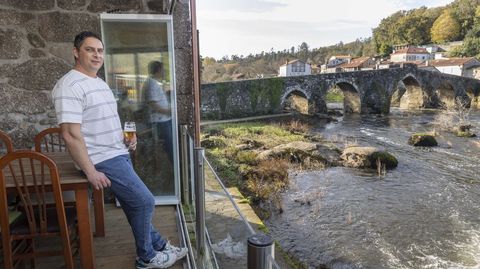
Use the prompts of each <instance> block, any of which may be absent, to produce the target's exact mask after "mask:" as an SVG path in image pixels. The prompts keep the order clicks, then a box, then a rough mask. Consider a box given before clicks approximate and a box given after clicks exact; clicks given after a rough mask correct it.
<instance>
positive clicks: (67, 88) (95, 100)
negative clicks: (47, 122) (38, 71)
mask: <svg viewBox="0 0 480 269" xmlns="http://www.w3.org/2000/svg"><path fill="white" fill-rule="evenodd" d="M52 98H53V102H54V104H55V110H56V113H57V120H58V124H61V123H80V124H81V132H82V134H83V137H84V139H85V144H86V146H87V151H88V156H89V157H90V159H91V160H92V162H93V164H97V163H100V162H102V161H105V160H108V159H111V158H114V157H117V156H119V155H123V154H128V150H127V148H126V147H125V144H124V143H123V131H122V125H121V123H120V118H119V116H118V112H117V102H116V101H115V97H114V96H113V93H112V91H111V90H110V87H108V85H107V84H106V83H105V82H104V81H103V80H102V79H101V78H99V77H96V78H92V77H89V76H87V75H85V74H83V73H81V72H79V71H77V70H71V71H70V72H68V73H67V74H65V75H64V76H63V77H62V78H61V79H60V80H58V82H57V84H55V87H54V88H53V91H52Z"/></svg>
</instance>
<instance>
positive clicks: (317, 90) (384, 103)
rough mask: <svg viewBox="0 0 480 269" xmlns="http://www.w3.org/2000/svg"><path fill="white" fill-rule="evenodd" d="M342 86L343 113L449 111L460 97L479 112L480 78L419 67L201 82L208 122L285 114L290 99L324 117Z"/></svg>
mask: <svg viewBox="0 0 480 269" xmlns="http://www.w3.org/2000/svg"><path fill="white" fill-rule="evenodd" d="M332 88H338V89H340V90H341V91H342V92H343V95H344V104H343V106H344V112H345V113H372V114H386V113H389V111H390V107H392V106H400V107H401V108H405V109H418V108H443V107H450V106H452V105H453V104H454V103H455V100H457V99H459V100H461V101H462V103H463V104H465V105H466V106H472V107H474V108H477V109H478V108H480V97H479V95H480V80H477V79H473V78H466V77H460V76H454V75H448V74H443V73H439V72H433V71H428V70H424V69H419V68H417V67H416V66H415V65H412V64H404V65H403V66H402V67H400V68H390V69H380V70H369V71H356V72H342V73H330V74H316V75H308V76H297V77H277V78H266V79H252V80H243V81H232V82H221V83H210V84H202V86H201V104H202V107H201V110H202V117H203V118H204V119H218V118H232V117H244V116H254V115H265V114H268V113H279V112H281V111H282V110H283V109H284V107H285V105H286V103H287V99H288V98H289V97H290V96H292V95H297V96H301V97H303V98H305V99H306V100H307V102H308V113H309V114H313V113H325V112H326V111H327V106H326V101H325V97H326V93H327V91H328V90H329V89H332Z"/></svg>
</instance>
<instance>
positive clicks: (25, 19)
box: [0, 0, 194, 148]
mask: <svg viewBox="0 0 480 269" xmlns="http://www.w3.org/2000/svg"><path fill="white" fill-rule="evenodd" d="M168 2H169V1H166V0H3V1H0V130H2V131H4V132H7V133H8V134H9V135H10V136H11V137H12V139H13V141H14V143H15V147H16V148H30V147H31V146H32V145H33V137H34V136H35V134H37V133H38V132H39V131H41V130H43V129H45V128H48V127H51V126H55V125H56V124H57V122H56V118H55V111H54V108H53V103H52V100H51V98H50V92H51V90H52V88H53V86H54V85H55V82H56V81H57V80H58V79H59V78H60V77H61V76H62V75H63V74H65V73H66V72H67V71H68V70H70V69H71V68H72V67H73V63H74V60H73V56H72V49H73V38H74V36H75V35H76V34H77V33H79V32H81V31H85V30H89V31H94V32H97V33H99V34H100V15H99V14H100V13H103V12H114V13H134V14H166V13H167V10H168ZM189 12H190V11H189V1H188V0H179V1H177V3H176V5H175V8H174V12H173V18H174V19H173V20H174V22H173V25H174V43H175V59H176V62H175V64H176V85H177V104H178V109H177V110H178V122H179V124H187V125H189V126H193V120H194V116H193V106H192V104H193V96H192V92H193V91H192V87H193V83H192V82H193V71H192V41H191V21H190V14H189ZM191 133H193V132H191Z"/></svg>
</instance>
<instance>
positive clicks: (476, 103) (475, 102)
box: [466, 87, 480, 109]
mask: <svg viewBox="0 0 480 269" xmlns="http://www.w3.org/2000/svg"><path fill="white" fill-rule="evenodd" d="M466 94H467V96H468V97H469V98H470V107H471V108H474V109H480V93H479V91H476V92H475V90H474V89H473V88H472V87H470V88H467V90H466Z"/></svg>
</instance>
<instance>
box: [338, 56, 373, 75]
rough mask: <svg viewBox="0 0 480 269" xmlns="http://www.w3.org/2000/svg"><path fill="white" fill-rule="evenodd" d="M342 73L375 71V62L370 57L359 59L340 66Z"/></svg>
mask: <svg viewBox="0 0 480 269" xmlns="http://www.w3.org/2000/svg"><path fill="white" fill-rule="evenodd" d="M339 67H340V68H341V69H342V71H347V72H348V71H360V70H373V69H374V68H375V61H374V60H373V59H372V58H370V57H359V58H355V59H352V60H351V61H350V62H349V63H344V64H342V65H340V66H339Z"/></svg>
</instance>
